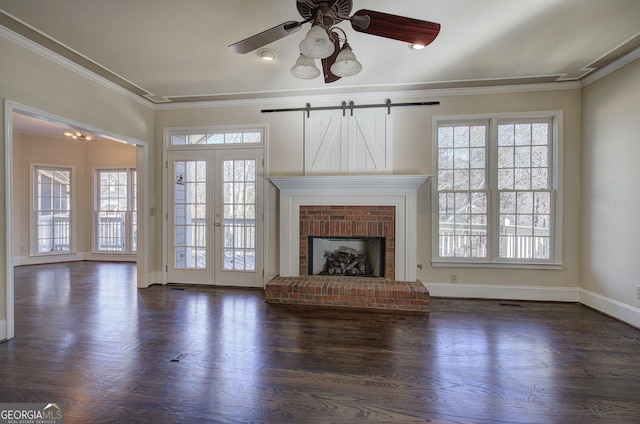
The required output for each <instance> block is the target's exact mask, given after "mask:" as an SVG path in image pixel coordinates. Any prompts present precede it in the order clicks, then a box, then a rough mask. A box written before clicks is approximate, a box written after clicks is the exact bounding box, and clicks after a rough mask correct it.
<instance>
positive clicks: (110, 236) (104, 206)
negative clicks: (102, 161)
mask: <svg viewBox="0 0 640 424" xmlns="http://www.w3.org/2000/svg"><path fill="white" fill-rule="evenodd" d="M96 187H97V190H96V194H97V195H96V211H95V216H96V219H95V223H96V227H95V240H96V243H95V250H96V251H97V252H110V253H135V252H136V248H137V238H136V236H137V213H136V170H135V169H133V168H129V169H98V170H97V171H96Z"/></svg>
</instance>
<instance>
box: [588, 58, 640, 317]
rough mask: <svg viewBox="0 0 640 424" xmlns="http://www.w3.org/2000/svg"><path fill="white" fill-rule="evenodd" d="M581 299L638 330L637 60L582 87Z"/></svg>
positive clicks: (639, 154) (639, 150) (639, 92)
mask: <svg viewBox="0 0 640 424" xmlns="http://www.w3.org/2000/svg"><path fill="white" fill-rule="evenodd" d="M583 110H584V115H583V116H584V118H583V122H584V145H583V157H582V169H583V172H582V208H581V209H582V226H581V230H582V240H581V242H582V249H581V264H582V275H581V286H582V288H583V293H582V298H581V301H583V302H584V303H586V304H588V305H590V306H593V307H596V308H598V309H600V310H604V311H605V312H607V313H609V314H611V315H614V316H617V317H619V318H621V319H624V320H626V321H627V322H630V323H632V324H633V325H635V326H637V327H640V299H637V298H636V290H637V287H639V286H640V243H639V240H640V219H639V217H640V189H639V188H638V187H639V186H638V182H639V181H640V166H639V164H638V161H639V160H640V60H635V62H632V63H630V64H628V65H626V66H625V67H623V68H621V69H619V70H618V71H616V72H615V73H613V74H611V75H608V76H607V77H605V78H603V79H601V80H599V81H597V82H596V83H594V84H592V85H589V86H587V87H585V89H584V103H583Z"/></svg>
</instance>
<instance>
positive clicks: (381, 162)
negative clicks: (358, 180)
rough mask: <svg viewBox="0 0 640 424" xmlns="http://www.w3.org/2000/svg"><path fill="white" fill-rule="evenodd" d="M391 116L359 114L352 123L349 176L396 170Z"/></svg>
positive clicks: (349, 123) (349, 135)
mask: <svg viewBox="0 0 640 424" xmlns="http://www.w3.org/2000/svg"><path fill="white" fill-rule="evenodd" d="M391 136H392V128H391V115H389V114H387V113H376V114H373V113H370V114H364V113H362V114H360V113H355V114H354V116H353V117H351V118H350V119H349V120H348V143H347V144H348V153H347V157H348V165H347V169H348V170H349V172H360V173H367V172H371V173H374V172H375V173H386V172H389V173H390V172H391V171H392V170H393V160H392V155H393V145H392V143H391Z"/></svg>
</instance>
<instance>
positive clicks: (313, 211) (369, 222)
mask: <svg viewBox="0 0 640 424" xmlns="http://www.w3.org/2000/svg"><path fill="white" fill-rule="evenodd" d="M395 219H396V210H395V206H354V205H318V206H300V271H299V273H300V275H301V276H303V275H308V274H309V273H308V269H309V267H308V261H309V236H321V237H384V238H385V249H384V250H385V258H384V260H385V263H384V270H385V273H384V277H385V278H389V279H393V278H394V276H395Z"/></svg>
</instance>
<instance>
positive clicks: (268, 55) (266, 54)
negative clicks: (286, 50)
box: [258, 49, 278, 62]
mask: <svg viewBox="0 0 640 424" xmlns="http://www.w3.org/2000/svg"><path fill="white" fill-rule="evenodd" d="M258 56H260V59H262V60H266V61H267V62H269V61H272V60H274V59H275V58H276V57H278V54H277V53H276V52H275V51H273V50H271V49H261V50H259V51H258Z"/></svg>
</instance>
